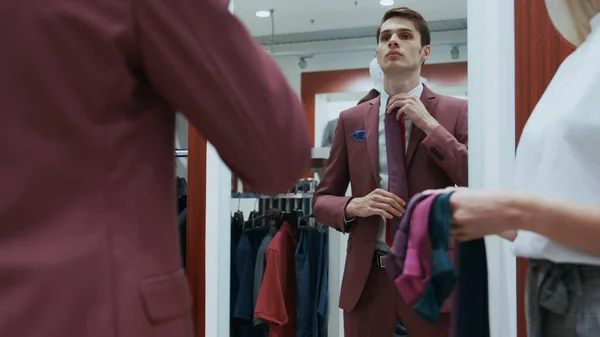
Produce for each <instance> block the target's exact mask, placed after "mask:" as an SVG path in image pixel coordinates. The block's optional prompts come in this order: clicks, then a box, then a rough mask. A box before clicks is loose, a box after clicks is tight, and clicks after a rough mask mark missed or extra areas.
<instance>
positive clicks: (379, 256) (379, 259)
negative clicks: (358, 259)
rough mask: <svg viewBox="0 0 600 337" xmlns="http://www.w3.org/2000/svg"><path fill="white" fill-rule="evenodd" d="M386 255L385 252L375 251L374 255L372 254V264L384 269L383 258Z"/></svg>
mask: <svg viewBox="0 0 600 337" xmlns="http://www.w3.org/2000/svg"><path fill="white" fill-rule="evenodd" d="M386 255H387V252H384V251H383V250H377V249H375V254H373V264H375V265H376V266H377V267H380V268H385V262H384V258H385V256H386Z"/></svg>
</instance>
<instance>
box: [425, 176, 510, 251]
mask: <svg viewBox="0 0 600 337" xmlns="http://www.w3.org/2000/svg"><path fill="white" fill-rule="evenodd" d="M448 192H453V193H452V195H451V196H450V206H451V208H452V229H451V231H450V233H451V235H452V236H453V237H455V238H456V239H458V240H461V241H468V240H473V239H479V238H482V237H484V236H486V235H495V234H498V235H500V234H503V233H505V232H507V231H512V230H514V229H516V222H517V219H519V211H518V208H517V201H516V200H517V196H516V195H515V194H514V193H511V192H501V191H485V190H473V189H468V188H465V187H449V188H446V189H443V190H429V191H425V192H424V193H427V194H430V193H448Z"/></svg>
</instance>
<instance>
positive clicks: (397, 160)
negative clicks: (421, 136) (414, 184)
mask: <svg viewBox="0 0 600 337" xmlns="http://www.w3.org/2000/svg"><path fill="white" fill-rule="evenodd" d="M397 112H398V111H397V110H395V111H392V112H391V113H390V114H388V115H386V116H385V119H384V120H385V133H386V148H387V155H388V158H387V159H388V177H389V179H388V191H389V192H392V193H394V194H396V195H397V196H399V197H400V198H402V199H403V200H404V201H406V198H408V184H407V182H406V167H405V151H406V122H405V120H404V116H402V117H401V118H400V120H399V121H396V114H397ZM398 134H399V135H398ZM398 138H400V142H399V143H398V141H397V139H398ZM398 147H400V148H398ZM399 220H400V219H399V218H395V219H393V221H395V222H396V227H397V222H399ZM385 227H386V228H385V238H386V243H387V244H388V246H390V247H391V246H392V242H393V240H394V238H393V237H392V235H393V233H392V227H393V226H392V220H389V219H388V220H387V221H386V226H385ZM396 229H397V228H396Z"/></svg>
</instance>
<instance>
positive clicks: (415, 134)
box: [406, 84, 437, 168]
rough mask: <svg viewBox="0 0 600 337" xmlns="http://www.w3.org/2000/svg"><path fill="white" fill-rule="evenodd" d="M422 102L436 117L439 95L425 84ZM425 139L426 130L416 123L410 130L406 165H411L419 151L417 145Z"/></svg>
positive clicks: (432, 115)
mask: <svg viewBox="0 0 600 337" xmlns="http://www.w3.org/2000/svg"><path fill="white" fill-rule="evenodd" d="M421 102H423V105H424V106H425V109H427V111H428V112H429V114H430V115H431V117H433V118H435V113H436V111H435V106H436V105H437V97H436V95H435V94H434V93H433V92H432V91H431V90H429V88H428V87H427V86H426V85H424V84H423V93H422V94H421ZM423 139H425V132H423V130H421V129H419V128H418V127H417V126H416V125H414V124H413V126H412V129H411V130H410V138H409V140H408V148H407V150H406V167H407V168H408V167H410V164H411V162H412V159H413V157H414V155H415V152H416V151H417V147H419V145H420V144H421V142H422V141H423Z"/></svg>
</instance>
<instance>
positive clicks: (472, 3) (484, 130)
mask: <svg viewBox="0 0 600 337" xmlns="http://www.w3.org/2000/svg"><path fill="white" fill-rule="evenodd" d="M515 1H519V9H520V15H522V16H523V18H521V19H522V20H521V19H520V20H518V21H517V22H515V11H516V9H515V3H513V2H512V1H509V2H498V3H496V2H481V1H479V0H443V1H442V0H420V1H416V0H408V1H402V2H401V3H399V2H398V1H396V3H395V4H394V5H406V6H409V7H412V8H414V9H416V10H418V11H420V12H421V13H422V14H423V15H424V16H425V17H426V18H427V19H428V20H429V21H430V26H431V29H432V40H433V41H432V45H433V48H432V55H431V58H430V59H429V61H428V62H427V67H426V68H425V69H424V72H426V69H427V68H428V67H429V68H432V67H438V68H437V69H436V71H432V72H431V74H424V76H425V78H426V81H427V82H426V83H427V84H428V85H429V86H430V87H432V89H434V90H435V91H437V92H439V93H446V94H450V95H456V96H463V93H464V96H467V93H468V96H469V108H470V109H469V110H470V112H471V113H470V116H469V129H470V132H469V133H470V134H469V138H470V148H469V151H470V158H469V160H470V177H469V178H470V186H471V187H476V188H477V187H489V188H498V187H505V186H509V185H510V181H511V174H510V172H512V167H513V164H514V149H515V72H514V71H510V70H511V69H515V45H516V44H515V32H514V30H513V29H511V27H515V24H517V25H521V26H522V27H521V28H523V29H526V30H528V31H529V34H530V35H531V36H534V35H535V34H540V35H539V37H540V38H539V39H533V40H527V41H525V40H523V39H522V40H521V41H520V42H521V44H520V45H521V46H525V45H526V44H525V42H527V43H528V44H527V48H528V49H527V50H526V51H522V50H521V51H519V48H517V51H519V52H521V53H523V54H522V55H527V56H528V58H527V59H525V58H521V59H517V60H519V61H518V62H517V63H518V64H517V66H519V69H520V71H519V72H517V76H516V77H517V78H516V80H521V81H520V82H518V83H517V86H519V85H521V87H522V86H523V85H529V84H528V83H529V82H527V80H529V79H530V78H531V79H532V81H533V80H535V81H540V82H547V81H549V78H548V77H549V76H550V77H551V75H552V73H553V72H554V70H555V69H556V66H557V63H560V60H561V57H564V55H562V54H560V56H557V57H556V58H552V62H551V63H550V64H548V63H540V62H537V61H535V60H532V59H530V57H531V56H532V55H534V54H535V52H536V50H535V47H536V46H538V45H540V44H542V45H544V47H545V48H546V49H545V52H546V53H547V54H553V53H554V49H553V48H555V44H556V41H557V37H556V35H555V34H554V31H553V30H552V27H551V25H549V21H548V22H546V25H545V26H544V27H543V29H540V27H537V26H528V25H529V22H532V20H531V17H538V16H539V15H545V11H544V9H543V0H526V1H521V0H515ZM467 5H468V8H469V11H468V13H467ZM271 8H273V9H274V18H275V38H274V41H275V44H274V45H273V49H272V52H273V56H274V57H275V59H276V61H277V63H278V65H279V66H280V68H281V70H282V71H283V72H284V74H285V75H286V77H287V79H288V81H289V83H290V85H291V86H292V87H293V88H294V89H295V90H296V91H297V92H298V94H299V95H300V96H301V98H302V100H303V103H304V104H305V108H306V109H307V118H309V124H310V125H311V129H312V132H313V137H314V139H315V142H316V144H317V145H318V142H319V139H320V136H321V133H320V132H319V131H320V129H322V127H323V125H324V123H326V120H327V119H328V118H331V117H332V116H335V113H336V111H337V110H339V109H340V108H343V107H344V106H352V105H354V104H355V103H356V101H357V100H358V98H360V97H362V94H364V93H366V92H367V91H368V90H370V89H371V84H370V80H369V78H368V70H367V67H368V65H369V62H370V61H371V59H372V58H373V56H374V49H375V37H374V32H375V29H376V27H377V23H378V22H379V20H380V18H381V15H382V14H383V13H384V12H385V10H386V9H387V8H389V5H386V6H384V5H381V4H380V3H379V2H378V1H377V0H375V1H369V2H367V1H363V2H358V3H356V4H355V2H354V1H341V0H334V1H329V2H327V3H322V2H321V3H319V2H317V1H316V0H310V1H304V2H293V1H291V0H285V1H284V0H280V1H274V0H248V1H244V2H240V1H237V2H235V3H233V2H231V3H230V9H232V11H233V12H234V14H235V15H236V16H238V17H239V18H240V19H241V20H242V21H243V22H244V24H245V25H246V26H247V27H248V28H249V30H250V32H251V33H252V34H253V35H254V36H255V37H256V38H257V39H259V41H261V42H263V44H264V45H265V47H266V48H267V49H270V45H269V40H270V39H269V33H270V31H271V23H270V18H259V17H257V16H256V12H257V11H259V10H265V11H269V10H270V9H271ZM540 13H541V14H540ZM467 14H468V15H467ZM311 19H314V20H315V21H314V23H312V22H311ZM543 20H546V21H547V18H543ZM543 20H542V21H543ZM467 24H468V25H469V26H470V27H477V29H470V30H468V31H467V29H466V28H467ZM294 28H295V29H294ZM518 28H519V27H515V28H514V29H518ZM549 39H550V40H551V41H550V42H548V40H549ZM467 40H468V42H469V43H468V49H467ZM523 48H525V47H523ZM453 49H457V50H458V57H456V52H455V51H454V52H453V51H452V50H453ZM303 56H305V57H303ZM467 59H468V61H469V62H468V64H467V63H466V62H467ZM304 62H306V63H305V64H304ZM461 64H462V66H460V65H461ZM301 65H302V66H301ZM439 67H442V68H439ZM444 67H455V68H456V69H458V67H463V68H465V69H468V80H469V82H468V83H466V77H464V79H461V78H462V77H461V76H458V77H457V76H450V75H444V76H441V77H439V78H436V74H438V75H439V74H440V72H441V73H444V71H447V70H440V69H443V68H444ZM539 68H543V71H537V70H539ZM536 71H537V72H536ZM448 73H452V71H448ZM464 76H466V74H465V75H464ZM448 78H451V79H450V80H448ZM523 78H525V80H523ZM324 79H325V80H324ZM327 79H329V80H327ZM310 83H314V84H312V85H308V84H310ZM324 83H331V85H324ZM536 84H537V82H536ZM315 87H316V89H315ZM544 87H545V85H541V86H536V90H533V91H529V92H528V95H529V96H527V97H525V98H523V97H521V98H519V97H517V98H519V100H518V102H519V106H518V109H516V110H517V112H516V118H517V124H518V125H517V128H518V129H520V128H522V125H523V123H524V121H525V120H526V118H527V116H528V113H529V112H530V110H531V109H532V107H533V106H532V105H533V104H535V101H537V98H539V97H538V96H537V95H539V94H541V92H540V90H543V88H544ZM517 96H518V94H517ZM311 100H313V103H312V104H308V106H307V102H308V103H310V101H311ZM319 102H321V103H319ZM323 102H324V104H323ZM311 107H312V109H313V116H314V117H313V120H312V121H311V120H310V115H311V114H310V109H311ZM319 116H320V117H319ZM324 116H327V117H324ZM518 131H519V132H520V130H518ZM188 136H189V137H188ZM186 144H189V149H190V158H189V162H188V160H187V159H185V158H179V159H177V167H178V170H177V171H178V175H179V176H182V177H186V176H189V183H190V196H189V200H190V202H192V203H193V201H192V200H201V203H198V204H197V207H195V205H191V209H190V213H189V214H188V221H189V222H190V223H189V224H188V246H194V247H202V248H204V249H196V250H195V251H193V252H191V253H189V254H188V267H189V268H188V279H189V280H190V283H191V285H192V293H193V296H194V299H195V303H196V306H195V308H194V315H195V320H196V322H197V325H198V326H199V327H204V329H202V330H203V331H199V332H198V334H197V336H229V334H228V331H229V330H228V328H229V301H228V296H229V276H230V275H229V270H228V268H227V266H228V264H229V258H230V250H229V246H230V242H229V240H230V237H229V219H230V214H231V211H232V210H235V209H237V208H238V202H239V205H240V206H239V207H240V208H242V209H244V210H252V209H253V208H254V204H255V202H254V201H253V200H242V201H239V200H233V199H231V189H232V184H231V173H230V171H229V170H228V169H227V167H226V166H225V165H224V164H223V163H222V162H221V161H220V160H219V157H218V154H217V153H216V151H215V150H214V148H212V147H211V146H210V144H208V146H207V145H206V144H205V143H204V142H203V139H202V138H201V137H200V136H199V135H197V134H196V133H195V132H194V130H193V129H192V130H190V129H188V125H187V122H186V120H185V118H183V117H181V116H178V123H177V135H176V147H177V148H185V145H186ZM203 144H204V145H203ZM192 153H194V155H193V156H192ZM192 157H193V158H192ZM190 172H193V173H190ZM199 172H200V173H199ZM194 176H196V177H194ZM192 191H202V195H201V196H199V195H196V196H194V197H192ZM194 193H200V192H194ZM192 218H193V221H192ZM331 241H332V243H331V244H335V243H334V242H335V240H331ZM344 241H345V240H343V239H342V238H341V236H340V238H339V240H338V243H337V245H338V248H339V249H338V252H339V254H338V255H337V261H343V258H344V256H345V255H344V252H345V249H344V248H343V243H344ZM486 242H487V244H488V260H489V261H490V267H489V268H490V270H489V272H490V287H489V288H490V292H489V293H490V302H491V305H490V316H491V317H492V321H491V324H492V336H494V337H500V336H501V337H507V336H508V337H513V336H517V312H516V311H517V310H516V307H517V305H516V301H517V300H516V297H517V296H516V294H517V285H516V282H515V279H516V275H515V274H516V260H515V259H514V257H513V256H512V255H511V253H510V249H509V247H508V245H507V244H506V243H503V242H502V241H500V240H498V239H496V238H486ZM190 255H194V256H193V257H194V258H193V259H190ZM335 258H336V257H335V254H333V253H332V257H331V259H335ZM340 265H341V263H338V266H340ZM340 267H341V266H340ZM341 273H342V270H341V269H340V270H334V267H333V266H331V267H330V275H336V274H337V275H338V277H340V276H341ZM330 280H333V281H335V278H334V277H331V276H330ZM333 281H332V282H333ZM337 281H338V282H339V278H338V280H337ZM338 289H339V288H338ZM330 303H331V305H330V308H331V309H335V310H337V306H336V299H335V298H332V299H331V302H330ZM335 310H334V311H335ZM336 315H339V313H337V314H336V313H335V312H332V313H330V320H332V322H335V323H336V324H333V326H332V329H333V330H330V331H331V332H332V333H334V332H335V329H336V327H335V325H337V329H338V331H337V332H338V334H330V335H331V336H342V335H343V334H341V333H339V332H340V331H341V326H342V325H341V324H342V321H341V319H339V318H338V319H337V320H336V318H335V317H336ZM519 316H522V315H521V314H519ZM519 319H521V318H520V317H519ZM521 326H522V322H520V324H519V330H521ZM519 336H523V335H521V332H520V333H519Z"/></svg>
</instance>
